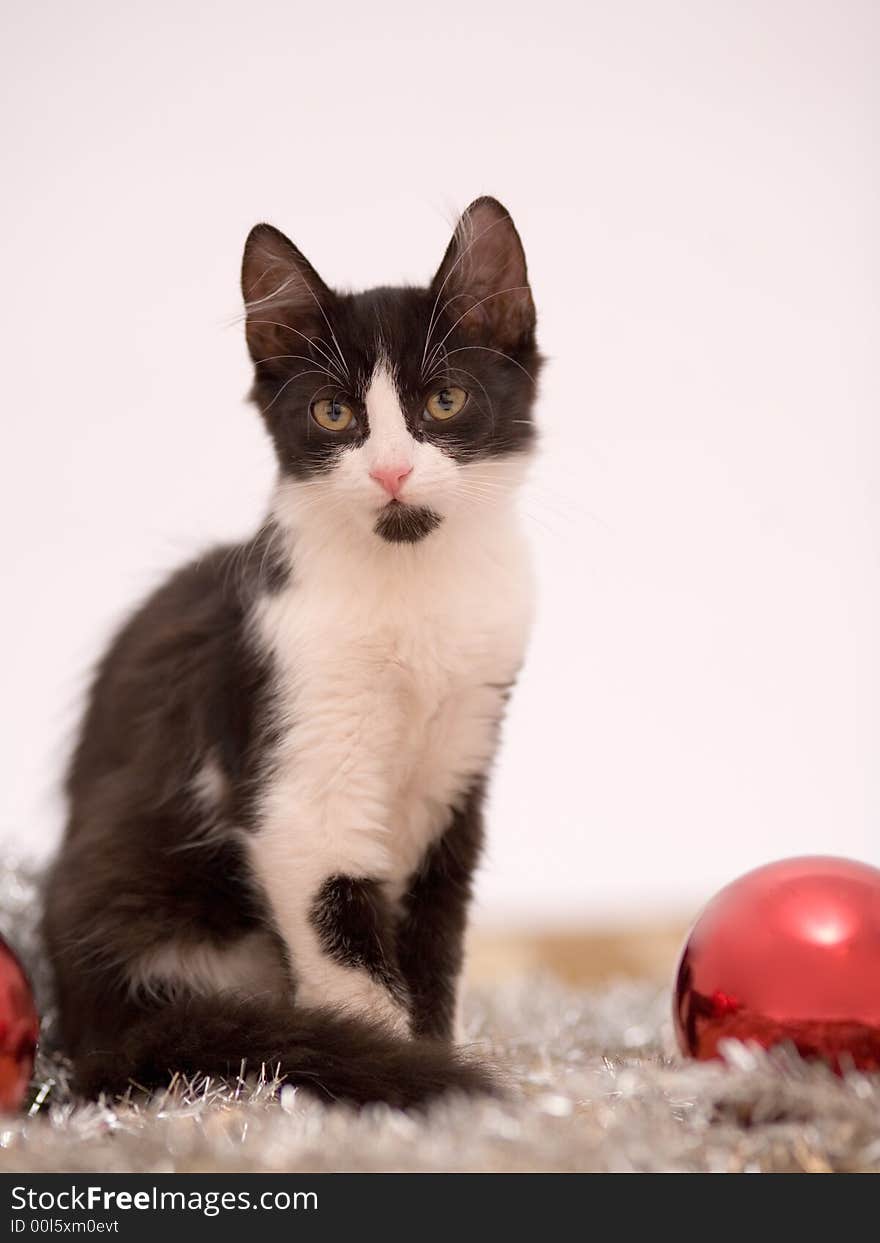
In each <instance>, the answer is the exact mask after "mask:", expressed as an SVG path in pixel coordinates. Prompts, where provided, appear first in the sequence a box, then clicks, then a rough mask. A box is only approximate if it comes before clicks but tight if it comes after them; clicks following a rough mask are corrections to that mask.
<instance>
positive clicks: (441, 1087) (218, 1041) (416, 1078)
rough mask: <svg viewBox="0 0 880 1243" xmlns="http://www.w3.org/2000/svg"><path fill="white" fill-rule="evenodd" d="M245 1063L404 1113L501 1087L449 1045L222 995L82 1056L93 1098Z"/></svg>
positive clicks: (147, 1020)
mask: <svg viewBox="0 0 880 1243" xmlns="http://www.w3.org/2000/svg"><path fill="white" fill-rule="evenodd" d="M96 1045H104V1046H107V1045H109V1046H110V1047H103V1048H102V1047H96ZM88 1046H91V1047H88ZM243 1060H245V1061H246V1064H247V1070H248V1071H257V1070H259V1069H260V1067H261V1066H265V1067H266V1070H267V1071H270V1072H271V1071H274V1070H275V1069H276V1068H279V1070H280V1074H281V1075H282V1076H284V1077H285V1079H286V1080H287V1081H288V1082H290V1083H294V1084H300V1085H302V1086H304V1087H308V1088H310V1089H313V1090H314V1091H315V1092H317V1093H319V1094H320V1095H321V1096H323V1097H324V1098H325V1099H328V1100H344V1101H349V1102H353V1103H355V1104H366V1103H367V1102H370V1101H386V1102H387V1103H389V1104H391V1105H396V1106H399V1107H401V1108H403V1107H406V1106H410V1105H416V1104H420V1103H422V1102H424V1101H427V1100H430V1099H431V1098H432V1097H435V1096H438V1095H440V1094H441V1093H443V1092H449V1091H458V1092H466V1093H477V1092H490V1093H491V1092H497V1090H498V1089H497V1085H496V1082H495V1080H494V1078H493V1076H492V1075H491V1073H490V1072H489V1071H488V1070H486V1069H485V1068H483V1067H479V1066H476V1065H474V1064H473V1063H472V1062H469V1061H468V1060H467V1059H466V1058H465V1057H463V1056H461V1054H459V1053H457V1052H456V1051H455V1050H454V1049H452V1048H450V1047H449V1046H448V1045H445V1044H441V1043H440V1042H437V1041H431V1040H403V1039H398V1038H396V1037H394V1036H392V1035H390V1034H388V1033H386V1032H385V1031H384V1030H383V1029H381V1028H380V1027H379V1026H378V1025H372V1024H369V1023H367V1022H362V1021H360V1020H357V1019H353V1018H348V1017H345V1016H343V1015H340V1014H336V1013H334V1012H332V1011H322V1010H299V1009H295V1008H293V1007H288V1006H283V1005H279V1004H277V1003H272V1002H270V1003H269V1004H263V1003H262V1002H261V1003H260V1004H259V1005H258V1004H257V1003H255V1002H253V1001H236V1000H234V999H231V998H219V997H215V998H199V997H191V998H185V999H181V1000H178V1001H172V1002H169V1003H168V1004H167V1005H164V1006H162V1007H161V1008H160V1009H156V1010H151V1011H149V1012H141V1014H140V1015H139V1016H138V1017H137V1018H135V1019H134V1020H133V1021H130V1022H128V1023H127V1024H126V1025H125V1026H124V1027H123V1028H122V1029H121V1030H120V1029H118V1028H117V1029H116V1030H115V1031H114V1033H113V1036H112V1039H110V1038H108V1037H107V1036H106V1035H105V1036H104V1037H103V1039H99V1040H96V1041H94V1042H93V1041H83V1042H82V1043H81V1045H80V1049H79V1051H78V1053H77V1055H76V1056H75V1059H74V1061H75V1068H76V1077H77V1086H78V1087H79V1089H80V1090H81V1091H83V1092H85V1093H88V1094H89V1095H95V1094H97V1093H98V1092H99V1091H108V1092H114V1091H116V1092H120V1091H124V1090H125V1089H126V1088H127V1087H128V1086H129V1084H131V1083H135V1084H138V1085H140V1086H143V1087H157V1086H159V1085H162V1084H166V1083H167V1082H168V1079H169V1077H170V1075H171V1074H172V1073H173V1072H175V1071H182V1072H184V1073H187V1074H196V1073H204V1074H210V1075H220V1076H230V1077H235V1076H237V1075H238V1074H239V1072H240V1070H241V1064H242V1061H243Z"/></svg>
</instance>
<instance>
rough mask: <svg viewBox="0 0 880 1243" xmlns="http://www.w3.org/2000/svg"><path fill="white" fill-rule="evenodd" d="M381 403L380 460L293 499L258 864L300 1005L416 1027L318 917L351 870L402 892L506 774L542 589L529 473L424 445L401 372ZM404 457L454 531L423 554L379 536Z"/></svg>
mask: <svg viewBox="0 0 880 1243" xmlns="http://www.w3.org/2000/svg"><path fill="white" fill-rule="evenodd" d="M367 407H368V415H369V419H370V427H371V434H370V436H369V437H368V439H367V441H366V443H365V444H364V445H362V446H360V447H359V448H357V449H354V450H349V451H347V452H346V453H344V454H343V455H342V460H341V461H340V463H339V465H338V466H337V467H336V468H335V469H334V470H333V471H332V472H330V473H329V474H328V475H326V476H322V477H321V478H318V479H315V480H309V481H307V482H297V481H284V482H282V483H281V485H280V486H279V489H278V492H277V494H276V498H275V505H274V516H275V519H276V521H277V522H278V523H279V525H280V526H281V528H282V529H283V530H284V531H285V532H286V534H287V536H288V538H289V542H290V547H291V550H292V566H293V573H292V575H291V578H290V581H289V584H288V586H287V587H286V588H285V589H284V590H283V591H281V592H280V593H279V594H277V595H273V596H269V597H266V599H265V600H264V601H263V602H262V605H261V606H260V609H259V612H258V615H257V617H256V619H255V625H256V630H257V634H258V638H259V641H260V643H261V644H262V645H263V646H264V647H265V649H266V650H267V651H268V652H269V653H271V656H272V659H273V662H274V666H275V668H276V670H277V675H278V679H279V685H278V688H277V690H278V697H279V701H280V703H281V704H282V712H283V722H282V724H283V736H282V741H281V743H280V745H279V748H278V752H277V755H276V757H275V760H276V765H275V771H276V772H277V776H276V777H275V779H274V780H273V781H272V783H271V785H270V786H269V788H268V789H267V791H266V793H265V796H264V799H263V803H262V808H261V815H260V819H261V824H260V828H259V830H258V832H257V833H256V834H255V835H253V837H252V838H250V839H249V848H250V853H251V859H252V865H253V868H254V871H255V873H256V875H257V877H258V878H259V880H260V881H261V883H262V885H263V887H264V889H265V892H266V894H267V895H268V898H269V901H270V904H271V907H272V910H273V912H274V915H275V919H276V923H277V927H278V930H279V932H280V933H281V935H282V936H283V938H284V940H285V942H286V944H287V946H288V948H289V953H290V957H291V961H292V963H293V967H294V972H295V975H296V978H297V999H298V1000H300V1001H302V1002H303V1003H304V1004H314V1005H334V1006H339V1007H342V1008H346V1009H349V1010H353V1011H356V1012H358V1013H362V1014H364V1013H365V1014H368V1015H369V1016H370V1017H373V1018H383V1017H384V1018H385V1019H386V1021H388V1022H390V1023H391V1024H392V1025H393V1026H395V1027H397V1028H399V1027H400V1024H401V1021H402V1020H401V1016H400V1014H399V1012H398V1011H397V1010H396V1007H394V1005H393V1003H391V1002H390V999H389V998H388V995H387V993H385V992H384V990H383V989H381V988H380V987H379V986H378V985H375V984H373V983H372V982H371V981H370V980H369V979H368V977H366V976H365V973H363V972H357V971H353V970H352V969H351V968H348V967H343V966H340V965H339V964H337V963H335V962H334V961H333V960H332V959H329V958H328V956H327V955H326V954H325V953H324V952H323V950H322V949H321V946H320V944H319V942H318V938H317V934H316V932H315V930H314V928H313V927H312V924H311V921H310V912H311V907H312V903H313V901H314V898H315V895H316V894H317V892H318V890H319V889H320V887H321V885H322V884H323V882H324V881H325V880H326V879H327V878H328V877H331V876H334V875H340V874H341V875H345V876H350V877H354V878H358V877H370V878H376V879H379V880H380V881H382V882H383V883H384V885H385V888H386V891H387V893H388V894H389V896H390V897H391V898H392V899H397V898H398V897H399V896H400V895H401V893H402V892H403V890H404V887H405V885H406V883H407V880H408V879H409V877H410V876H411V875H412V873H413V871H414V870H415V868H416V867H417V865H418V863H419V861H420V859H421V858H422V856H423V854H424V852H425V850H426V849H427V847H428V846H429V844H430V843H431V842H432V841H433V840H435V839H436V837H437V836H438V835H439V834H440V833H442V831H443V830H444V829H445V828H446V827H447V825H448V823H449V819H450V814H451V808H452V807H454V806H455V805H456V803H457V802H458V801H459V800H461V798H462V797H463V796H464V795H465V794H466V793H467V791H468V789H469V788H470V786H471V785H472V783H473V782H474V780H475V779H476V778H478V777H479V776H480V775H482V774H483V773H484V772H485V771H486V769H487V767H488V766H489V764H490V762H491V759H492V756H493V754H494V751H495V746H496V734H497V727H498V721H499V720H500V717H501V713H502V710H503V700H504V692H503V687H504V686H505V684H507V683H509V682H510V681H511V680H512V679H513V678H514V677H515V675H516V673H517V671H518V669H519V666H520V663H521V661H522V658H523V654H524V649H525V643H526V638H527V633H528V629H529V623H530V618H531V601H532V589H531V573H530V568H529V562H528V558H527V555H526V550H525V546H524V543H523V540H522V537H521V535H520V528H519V522H518V520H517V516H516V512H515V502H514V496H515V492H516V489H517V486H518V484H519V482H520V481H521V478H522V474H523V470H524V464H523V463H521V462H519V461H516V462H514V461H511V460H498V461H494V462H493V461H487V462H481V463H474V464H469V465H467V466H462V465H460V464H459V463H456V462H455V461H453V460H452V459H451V458H449V457H448V456H447V455H446V454H444V453H442V452H441V451H440V450H439V449H438V448H437V447H436V446H434V445H430V444H427V443H420V442H416V441H415V440H414V439H413V438H412V436H410V435H409V432H408V431H407V429H406V424H405V420H404V419H403V414H402V412H401V410H400V405H399V401H398V399H397V395H396V392H395V390H394V386H393V381H392V379H391V376H390V375H389V373H388V372H387V371H384V370H380V371H377V373H376V375H375V376H374V378H373V381H372V384H371V386H370V390H369V393H368V395H367ZM374 437H375V441H374ZM390 452H394V453H399V452H400V453H402V452H406V453H409V454H410V455H411V460H412V465H413V473H412V475H411V476H410V478H409V479H408V480H407V481H406V484H405V485H404V488H405V491H404V499H405V500H411V501H412V502H413V503H417V504H420V505H427V506H429V507H430V508H431V509H433V510H435V511H436V512H437V513H438V514H440V515H442V517H443V519H444V520H443V522H442V523H441V525H440V526H439V527H438V528H437V530H436V531H434V532H432V533H431V534H430V535H429V536H427V537H426V538H425V539H424V540H423V541H421V542H420V543H418V544H415V545H403V544H387V543H385V542H384V541H383V540H381V539H380V538H379V537H378V536H377V535H376V534H375V533H374V531H373V526H374V524H375V519H376V514H377V513H378V510H379V508H380V507H381V504H382V503H383V502H382V497H381V495H380V493H381V489H380V488H379V486H378V485H377V484H376V483H375V481H374V480H371V479H370V478H369V471H370V469H371V468H372V464H373V463H374V462H375V461H376V460H377V455H382V454H387V453H390ZM386 499H387V498H386Z"/></svg>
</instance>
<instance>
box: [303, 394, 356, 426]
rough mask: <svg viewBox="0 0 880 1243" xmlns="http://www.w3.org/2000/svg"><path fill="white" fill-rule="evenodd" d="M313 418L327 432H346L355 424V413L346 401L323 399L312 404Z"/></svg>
mask: <svg viewBox="0 0 880 1243" xmlns="http://www.w3.org/2000/svg"><path fill="white" fill-rule="evenodd" d="M312 418H313V419H314V420H315V422H316V423H317V424H318V426H319V427H323V428H324V430H325V431H327V432H344V431H345V430H346V429H347V428H349V427H351V425H352V423H353V422H354V411H353V410H352V408H351V406H349V405H347V404H346V403H345V402H344V401H338V400H337V399H336V398H333V400H332V401H330V400H328V399H327V398H324V397H322V398H321V400H320V401H313V402H312Z"/></svg>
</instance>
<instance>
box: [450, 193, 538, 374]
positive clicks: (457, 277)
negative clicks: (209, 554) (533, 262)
mask: <svg viewBox="0 0 880 1243" xmlns="http://www.w3.org/2000/svg"><path fill="white" fill-rule="evenodd" d="M431 289H432V291H433V293H434V294H435V296H436V297H437V298H438V303H437V305H438V309H442V308H445V316H446V318H447V319H448V320H449V322H450V323H451V324H454V323H455V321H456V320H459V323H458V325H457V326H458V328H459V329H460V330H462V331H464V332H465V333H467V334H468V335H470V336H473V337H479V338H482V339H484V340H488V341H494V342H495V343H496V344H497V345H499V346H500V347H501V348H502V349H505V350H515V349H517V348H519V347H522V346H525V345H529V344H530V343H531V341H532V337H533V334H534V331H535V304H534V302H533V301H532V291H531V290H530V288H529V278H528V273H527V271H526V256H525V253H524V251H523V247H522V242H521V241H520V240H519V234H518V233H517V231H516V228H515V226H514V223H513V221H512V220H511V218H510V214H509V213H508V211H507V209H506V208H505V207H503V206H502V204H501V203H499V202H498V200H497V199H493V198H481V199H477V200H476V201H475V202H473V203H471V205H470V207H469V208H468V209H467V211H465V212H464V213H463V214H462V217H461V219H460V220H459V222H458V225H457V226H456V230H455V233H454V234H453V236H452V241H451V242H450V243H449V247H448V249H447V251H446V254H445V255H444V256H443V262H442V263H441V264H440V267H439V269H438V271H437V275H436V276H435V277H434V280H433V282H432V285H431Z"/></svg>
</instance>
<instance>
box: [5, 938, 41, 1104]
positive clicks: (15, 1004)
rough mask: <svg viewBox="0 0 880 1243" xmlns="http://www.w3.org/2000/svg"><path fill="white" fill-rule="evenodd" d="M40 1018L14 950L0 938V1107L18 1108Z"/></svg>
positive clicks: (31, 1066) (29, 1072)
mask: <svg viewBox="0 0 880 1243" xmlns="http://www.w3.org/2000/svg"><path fill="white" fill-rule="evenodd" d="M39 1030H40V1018H39V1015H38V1014H37V1009H36V1006H35V1005H34V995H33V993H32V992H31V986H30V984H29V982H28V978H27V976H26V975H25V973H24V968H23V967H22V965H21V963H20V962H19V961H18V959H17V958H16V956H15V954H14V953H13V952H12V950H11V949H10V948H9V946H8V945H7V944H6V942H5V941H4V940H3V939H2V938H0V1110H3V1111H4V1112H10V1111H12V1110H15V1109H18V1108H19V1106H20V1105H21V1103H22V1101H23V1100H24V1098H25V1095H26V1093H27V1090H28V1084H29V1083H30V1080H31V1075H32V1073H33V1069H34V1054H35V1053H36V1050H37V1036H38V1034H39Z"/></svg>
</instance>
